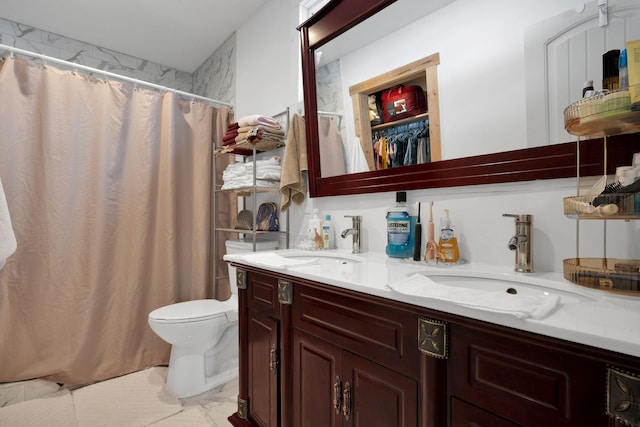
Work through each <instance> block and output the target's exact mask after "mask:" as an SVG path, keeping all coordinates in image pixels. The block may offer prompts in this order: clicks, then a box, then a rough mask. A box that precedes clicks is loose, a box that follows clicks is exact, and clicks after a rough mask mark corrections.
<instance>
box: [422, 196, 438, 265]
mask: <svg viewBox="0 0 640 427" xmlns="http://www.w3.org/2000/svg"><path fill="white" fill-rule="evenodd" d="M437 251H438V247H437V245H436V241H435V226H434V224H433V202H432V201H429V222H428V223H427V249H426V253H425V256H424V258H425V260H426V261H427V262H431V261H432V260H434V259H435V258H436V253H437Z"/></svg>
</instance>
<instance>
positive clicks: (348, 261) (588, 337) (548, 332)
mask: <svg viewBox="0 0 640 427" xmlns="http://www.w3.org/2000/svg"><path fill="white" fill-rule="evenodd" d="M270 254H274V255H276V256H275V257H274V258H275V259H281V258H280V256H285V257H291V258H287V259H288V260H291V261H290V262H288V263H289V264H290V265H276V262H275V261H273V260H270V259H268V257H269V256H271V255H270ZM224 260H225V261H228V262H233V263H234V264H242V265H247V266H253V267H259V268H262V269H264V270H267V271H272V272H276V273H282V274H287V275H290V276H294V277H299V278H302V279H308V280H313V281H316V282H321V283H325V284H327V285H331V286H336V287H339V288H344V289H350V290H353V291H358V292H362V293H365V294H369V295H376V296H379V297H383V298H388V299H391V300H395V301H401V302H405V303H409V304H413V305H416V306H421V307H425V308H428V309H433V310H439V311H443V312H447V313H452V314H456V315H459V316H465V317H469V318H473V319H477V320H482V321H486V322H490V323H494V324H498V325H502V326H507V327H511V328H515V329H519V330H523V331H528V332H533V333H537V334H541V335H545V336H549V337H554V338H560V339H564V340H567V341H572V342H576V343H580V344H585V345H590V346H593V347H598V348H602V349H605V350H609V351H615V352H619V353H623V354H628V355H632V356H636V357H640V331H639V330H638V327H639V326H640V297H634V296H628V295H621V294H616V293H611V292H604V291H599V290H596V289H589V288H586V287H583V286H579V285H576V284H574V283H572V282H570V281H568V280H566V279H564V278H563V276H562V273H553V272H534V273H517V272H515V271H513V266H497V265H487V264H473V263H468V264H457V265H446V264H445V265H443V264H439V265H437V266H430V265H428V264H427V263H425V262H422V261H413V260H405V259H394V258H389V257H387V256H386V255H385V254H378V253H365V254H358V255H353V254H351V253H350V252H346V251H337V250H328V251H327V250H325V251H300V250H293V249H288V250H280V251H272V252H269V253H267V252H255V253H247V254H232V255H225V256H224ZM294 260H295V261H294ZM439 272H443V274H456V275H457V274H461V275H470V276H474V275H477V276H484V277H493V278H497V279H499V280H513V281H514V282H528V283H530V284H532V285H534V286H536V287H540V288H541V289H546V290H549V291H550V292H551V293H553V294H558V295H560V303H559V304H558V306H557V307H556V308H555V309H554V310H553V311H552V312H550V313H549V314H548V315H546V316H545V317H543V318H541V319H532V318H519V317H516V316H514V315H511V314H506V313H495V312H491V311H484V310H480V309H476V308H469V307H465V306H460V305H457V304H455V303H450V302H446V301H441V300H437V299H430V298H424V297H417V296H413V295H407V294H404V293H400V292H397V291H394V290H393V289H391V288H390V287H389V286H388V285H389V284H393V283H397V282H399V281H401V280H403V279H406V278H407V277H409V276H410V275H412V274H415V273H427V274H428V273H437V274H439ZM444 272H446V273H444Z"/></svg>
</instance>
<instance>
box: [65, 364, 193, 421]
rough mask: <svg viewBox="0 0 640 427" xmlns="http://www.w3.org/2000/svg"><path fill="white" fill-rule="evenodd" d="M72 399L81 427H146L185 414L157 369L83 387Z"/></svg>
mask: <svg viewBox="0 0 640 427" xmlns="http://www.w3.org/2000/svg"><path fill="white" fill-rule="evenodd" d="M72 396H73V402H74V404H75V407H76V416H77V418H78V425H79V426H80V427H98V426H104V427H107V426H109V427H112V426H119V427H125V426H146V425H149V424H153V423H154V422H157V421H160V420H163V419H165V418H167V417H169V416H171V415H174V414H177V413H178V412H180V411H182V405H181V403H180V401H179V400H178V399H176V398H175V397H173V395H172V394H171V392H170V391H169V389H167V387H166V385H165V383H164V378H162V376H161V375H160V374H159V373H158V372H157V371H156V369H155V368H150V369H145V370H144V371H139V372H135V373H133V374H129V375H125V376H122V377H119V378H114V379H112V380H109V381H104V382H101V383H96V384H92V385H90V386H86V387H83V388H79V389H77V390H74V391H73V394H72ZM115 408H117V410H114V409H115Z"/></svg>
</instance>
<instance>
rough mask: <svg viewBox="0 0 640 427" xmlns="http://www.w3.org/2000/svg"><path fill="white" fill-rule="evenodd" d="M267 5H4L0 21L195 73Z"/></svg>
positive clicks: (259, 0)
mask: <svg viewBox="0 0 640 427" xmlns="http://www.w3.org/2000/svg"><path fill="white" fill-rule="evenodd" d="M267 1H268V0H0V17H1V18H5V19H8V20H10V21H15V22H18V23H21V24H25V25H28V26H31V27H36V28H39V29H41V30H45V31H48V32H51V33H56V34H59V35H62V36H65V37H68V38H71V39H75V40H80V41H84V42H88V43H90V44H93V45H96V46H100V47H104V48H107V49H111V50H114V51H117V52H121V53H125V54H128V55H131V56H135V57H137V58H142V59H146V60H149V61H152V62H156V63H159V64H162V65H167V66H169V67H172V68H176V69H178V70H181V71H187V72H190V73H191V72H193V71H195V70H196V69H197V68H198V66H200V65H201V64H202V63H203V62H204V61H205V60H206V59H207V58H208V57H209V56H210V55H211V54H212V53H213V52H214V51H215V50H216V49H217V48H218V47H219V46H220V45H221V44H222V43H224V41H225V40H227V39H228V38H229V36H231V34H233V32H234V31H235V30H236V29H237V28H240V27H241V26H242V24H243V23H244V22H245V21H246V20H247V19H248V18H249V17H251V16H253V15H254V14H255V13H256V12H257V11H258V10H259V9H260V8H261V7H262V6H263V5H264V4H265V3H266V2H267Z"/></svg>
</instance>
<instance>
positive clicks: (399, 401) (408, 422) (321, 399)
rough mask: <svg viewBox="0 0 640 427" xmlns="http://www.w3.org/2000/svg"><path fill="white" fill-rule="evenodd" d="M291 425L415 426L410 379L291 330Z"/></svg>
mask: <svg viewBox="0 0 640 427" xmlns="http://www.w3.org/2000/svg"><path fill="white" fill-rule="evenodd" d="M294 352H295V354H294V369H295V372H296V375H294V387H293V391H294V405H293V413H294V425H296V426H300V427H329V426H356V427H370V426H376V425H380V426H385V427H393V426H398V427H399V426H415V425H417V413H418V411H417V396H418V383H417V381H416V380H415V379H412V378H408V377H406V376H404V375H402V374H399V373H397V372H395V371H392V370H390V369H388V368H385V367H384V366H382V365H378V364H376V363H374V362H371V361H370V360H368V359H366V358H363V357H361V356H358V355H355V354H353V353H350V352H348V351H345V350H343V349H341V348H339V347H336V346H335V345H332V344H330V343H328V342H326V341H324V340H322V339H319V338H317V337H314V336H312V335H309V334H307V333H305V332H302V331H299V330H295V331H294Z"/></svg>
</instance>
